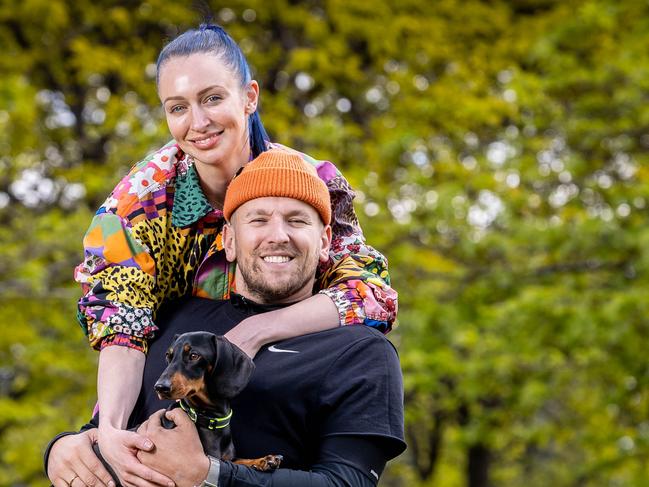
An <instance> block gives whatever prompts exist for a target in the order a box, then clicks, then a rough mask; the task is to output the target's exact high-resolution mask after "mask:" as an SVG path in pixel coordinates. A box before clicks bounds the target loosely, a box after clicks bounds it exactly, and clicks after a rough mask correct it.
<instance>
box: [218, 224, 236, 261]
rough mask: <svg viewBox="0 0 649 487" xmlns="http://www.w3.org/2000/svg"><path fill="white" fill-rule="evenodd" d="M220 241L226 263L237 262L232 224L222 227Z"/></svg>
mask: <svg viewBox="0 0 649 487" xmlns="http://www.w3.org/2000/svg"><path fill="white" fill-rule="evenodd" d="M222 239H223V250H225V258H226V259H228V262H234V261H235V260H237V251H236V242H235V239H234V228H233V227H232V223H226V224H225V225H223V233H222Z"/></svg>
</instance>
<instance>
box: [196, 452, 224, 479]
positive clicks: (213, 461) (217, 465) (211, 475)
mask: <svg viewBox="0 0 649 487" xmlns="http://www.w3.org/2000/svg"><path fill="white" fill-rule="evenodd" d="M207 458H209V459H210V469H209V470H208V471H207V478H206V479H205V480H203V483H202V484H201V485H200V487H219V473H220V472H221V462H219V460H218V458H214V457H211V456H209V455H208V456H207Z"/></svg>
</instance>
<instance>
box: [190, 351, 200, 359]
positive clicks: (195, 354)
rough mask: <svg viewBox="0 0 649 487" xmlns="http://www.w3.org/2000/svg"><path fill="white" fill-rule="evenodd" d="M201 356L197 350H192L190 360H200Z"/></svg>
mask: <svg viewBox="0 0 649 487" xmlns="http://www.w3.org/2000/svg"><path fill="white" fill-rule="evenodd" d="M200 357H201V356H200V355H198V354H197V353H196V352H192V353H190V354H189V360H198V359H199V358H200Z"/></svg>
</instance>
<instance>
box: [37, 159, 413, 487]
mask: <svg viewBox="0 0 649 487" xmlns="http://www.w3.org/2000/svg"><path fill="white" fill-rule="evenodd" d="M224 216H225V219H226V221H227V222H228V223H227V224H226V226H225V227H224V230H223V246H224V248H225V251H226V255H227V257H228V260H230V261H235V260H236V261H237V268H236V272H235V276H234V279H235V284H236V290H237V294H235V295H233V296H232V298H231V299H230V300H229V301H221V302H215V301H210V300H203V299H199V298H189V299H184V300H182V301H180V302H177V303H171V304H170V305H169V306H168V307H167V308H166V309H165V310H164V311H162V312H161V313H160V315H161V317H163V321H165V324H164V326H160V329H161V330H162V332H161V334H160V335H159V336H158V338H157V340H156V341H155V342H154V343H153V344H152V345H151V347H150V350H149V355H148V357H147V362H146V366H145V371H144V381H143V387H142V391H141V393H140V397H139V399H138V403H137V405H136V408H135V411H134V413H133V415H132V416H131V418H130V421H129V424H130V425H135V424H139V423H141V422H142V421H145V420H146V419H147V418H148V417H149V416H150V415H151V414H152V413H153V412H154V411H156V410H158V409H160V408H161V407H164V406H165V405H166V403H164V402H162V401H159V400H158V399H157V397H156V396H155V393H154V390H153V384H154V382H155V381H156V380H157V378H158V377H159V375H160V373H161V372H162V370H163V368H164V365H165V364H164V358H163V357H164V352H165V351H166V349H167V347H168V345H169V344H170V343H171V337H173V336H174V335H175V334H176V333H183V332H187V331H196V330H204V329H206V328H207V329H208V331H212V332H214V333H216V334H223V333H225V332H227V331H228V330H229V329H230V328H231V327H233V326H234V325H236V324H237V323H238V322H239V321H241V320H243V319H245V318H246V317H247V316H250V315H251V314H254V313H260V312H264V311H268V310H269V309H276V308H280V307H282V306H285V305H288V304H293V303H296V302H299V301H302V300H304V299H305V298H307V297H309V296H311V295H312V293H313V287H314V281H315V271H316V267H317V266H318V263H319V262H322V261H326V259H327V258H328V251H329V244H330V241H331V228H330V227H329V224H328V223H329V222H330V220H331V204H330V201H329V193H328V191H327V188H326V186H325V185H324V183H323V182H322V180H320V179H319V178H318V177H317V174H316V173H315V169H314V168H313V167H312V166H309V165H308V164H307V163H305V162H304V161H303V160H302V159H301V158H300V157H299V156H297V155H293V154H290V153H287V152H285V151H269V152H265V153H263V154H261V155H260V156H259V157H258V158H257V159H255V160H254V161H253V162H251V163H250V164H248V165H247V166H246V167H245V168H244V170H243V171H242V172H241V173H240V175H239V176H237V177H236V178H235V179H234V180H233V181H232V183H231V184H230V187H229V188H228V191H227V194H226V198H225V203H224ZM305 313H308V309H305ZM260 333H263V330H260ZM255 364H256V370H255V372H254V374H253V376H252V378H251V380H250V383H249V384H248V387H247V388H246V389H245V390H244V391H243V392H242V393H241V394H240V395H239V396H238V397H237V398H236V399H235V400H234V401H233V404H232V405H233V410H234V412H235V413H234V416H233V419H232V423H231V427H232V433H233V437H234V439H235V446H236V448H237V454H238V456H240V457H243V458H256V457H261V456H264V455H266V454H281V455H283V456H284V462H283V463H282V467H281V468H280V469H279V470H277V471H275V472H272V473H265V472H264V473H262V472H257V471H255V470H252V469H250V468H248V467H245V466H240V465H235V464H232V463H229V462H220V461H218V460H216V459H211V458H208V457H207V456H205V454H204V453H203V451H202V447H201V445H200V442H199V440H198V436H197V433H196V429H195V427H194V425H193V423H191V421H190V420H189V419H188V418H187V416H186V415H185V414H184V413H183V412H181V411H180V410H178V409H176V410H174V411H172V412H170V413H166V414H167V417H168V418H170V419H172V420H173V421H174V422H175V423H176V424H177V425H178V426H177V428H175V429H173V430H165V429H163V428H162V427H161V426H160V415H161V414H163V412H161V411H158V412H157V413H155V414H153V416H152V417H151V419H149V420H148V421H145V422H144V423H143V424H142V425H141V426H140V428H139V430H138V432H140V433H141V434H143V435H145V436H146V437H147V438H148V439H149V440H150V441H151V442H152V445H153V444H154V445H155V449H153V447H152V445H143V449H142V450H141V451H140V452H139V453H138V458H139V459H140V461H141V462H142V463H143V464H144V465H147V466H149V467H151V468H153V469H154V470H156V471H157V472H159V473H160V474H161V476H160V477H159V478H151V479H148V480H145V479H137V481H135V480H134V481H133V482H132V484H133V485H165V484H164V481H165V479H167V478H171V479H173V480H174V482H175V484H176V485H178V486H180V487H183V486H185V485H187V486H194V485H206V486H213V485H218V486H220V487H228V486H243V485H246V486H249V485H269V486H271V485H272V486H277V487H280V486H304V485H313V486H320V485H322V486H325V485H357V486H373V485H376V483H377V482H378V479H379V476H380V474H381V472H382V470H383V467H384V466H385V463H386V462H387V461H388V460H389V459H391V458H393V457H395V456H396V455H398V454H399V453H401V452H402V451H403V450H404V448H405V443H404V442H403V402H402V401H403V390H402V384H401V373H400V369H399V364H398V358H397V355H396V352H395V350H394V348H393V347H392V346H391V344H390V343H389V342H388V341H387V340H386V339H385V338H384V337H383V336H382V335H381V334H380V333H378V332H376V331H375V330H372V329H371V328H369V327H365V326H358V327H343V328H338V329H334V330H329V331H324V332H319V333H313V334H310V335H305V336H301V337H297V338H291V339H288V340H284V341H282V342H278V343H275V344H274V345H272V346H270V347H264V348H263V349H262V350H261V351H260V352H259V353H258V354H257V356H256V357H255ZM92 439H93V432H92V431H91V430H88V431H86V432H84V433H81V434H80V435H73V436H65V437H63V438H61V439H58V441H55V442H54V443H53V446H52V447H51V450H49V451H50V453H49V457H47V456H46V467H47V470H48V474H49V476H50V479H52V481H53V483H54V484H55V485H56V486H57V487H58V486H59V485H61V486H63V485H70V486H72V487H77V486H81V485H84V484H88V483H91V482H99V485H101V483H102V482H103V484H105V485H108V482H109V480H108V478H109V477H108V476H107V473H105V472H104V470H103V468H99V467H98V466H97V463H96V459H95V458H94V454H92V450H91V449H90V445H91V442H92ZM129 483H131V482H129Z"/></svg>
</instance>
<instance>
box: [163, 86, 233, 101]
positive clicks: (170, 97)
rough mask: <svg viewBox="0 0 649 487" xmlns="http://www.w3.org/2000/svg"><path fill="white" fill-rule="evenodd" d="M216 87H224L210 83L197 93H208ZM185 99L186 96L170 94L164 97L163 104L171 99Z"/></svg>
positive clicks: (200, 94) (201, 94) (199, 94)
mask: <svg viewBox="0 0 649 487" xmlns="http://www.w3.org/2000/svg"><path fill="white" fill-rule="evenodd" d="M214 88H219V89H224V88H223V87H222V86H221V85H210V86H208V87H207V88H203V89H202V90H201V91H199V92H198V93H197V95H198V96H203V95H204V94H205V93H207V92H208V91H211V90H213V89H214ZM184 99H185V97H184V96H168V97H167V98H165V99H164V101H163V102H162V103H163V104H164V103H167V102H168V101H169V100H184Z"/></svg>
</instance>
